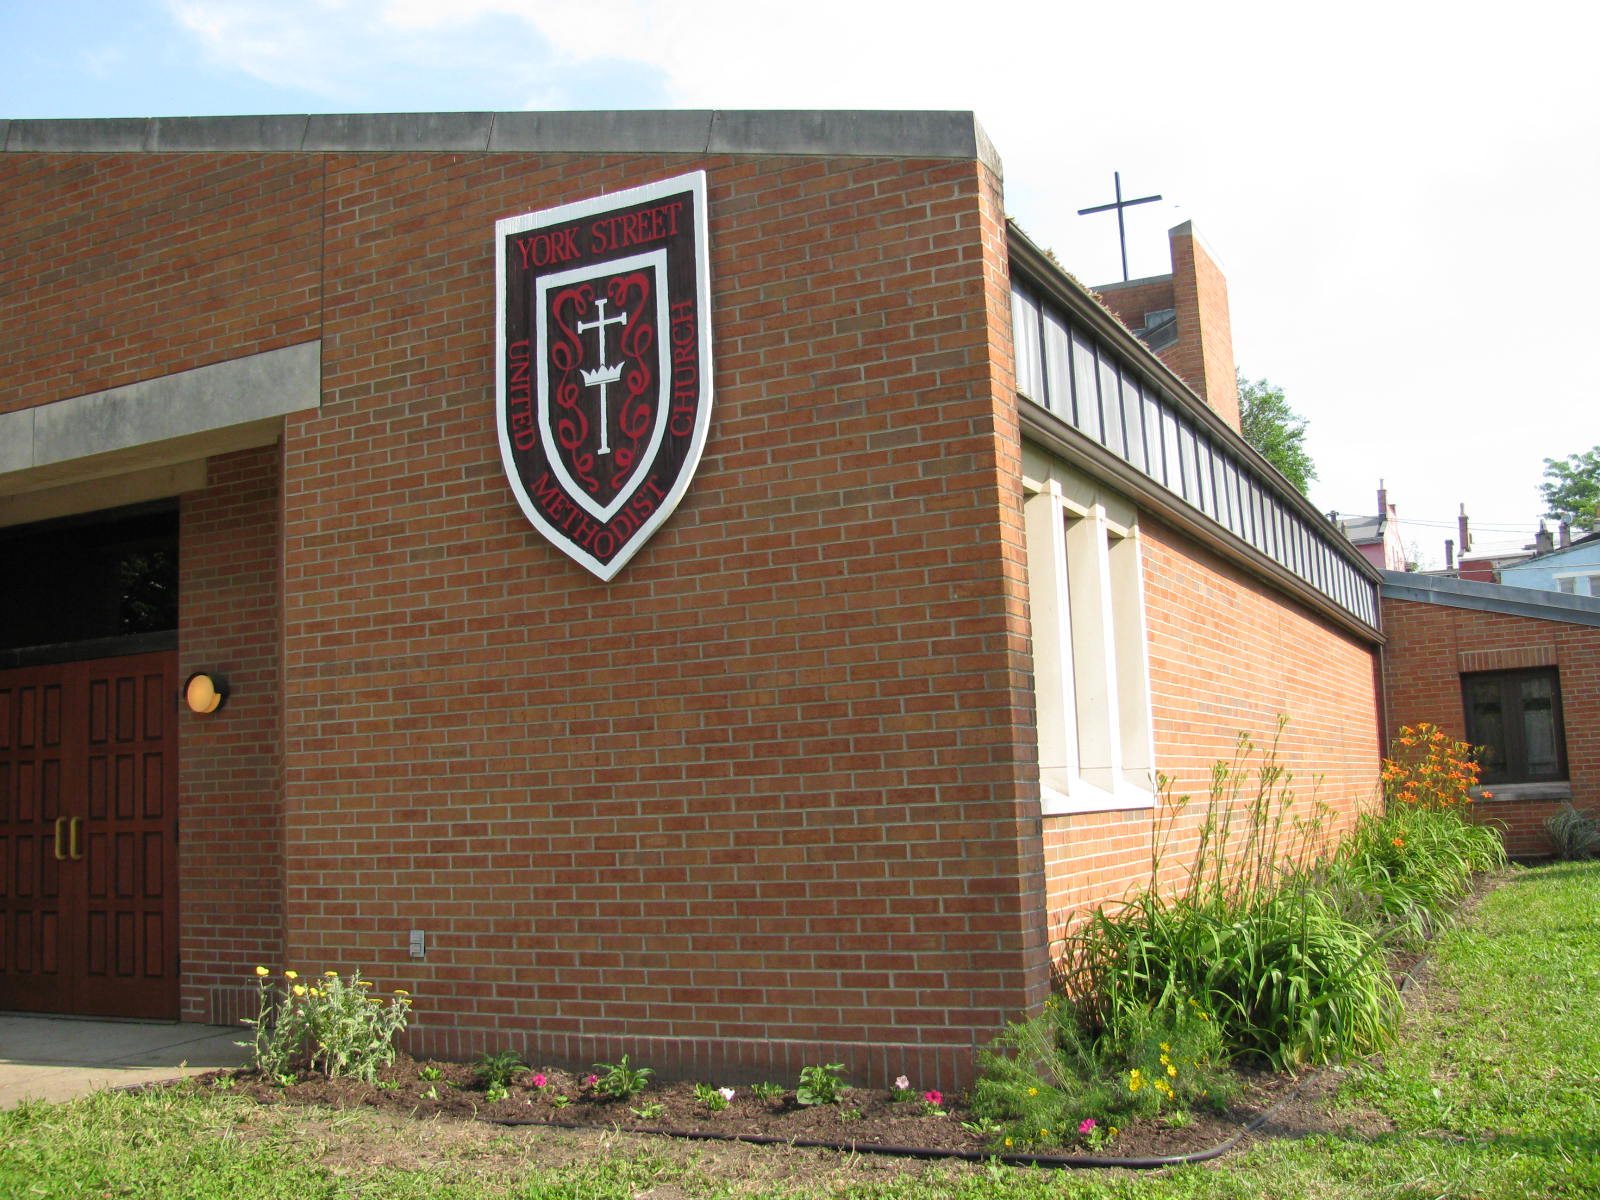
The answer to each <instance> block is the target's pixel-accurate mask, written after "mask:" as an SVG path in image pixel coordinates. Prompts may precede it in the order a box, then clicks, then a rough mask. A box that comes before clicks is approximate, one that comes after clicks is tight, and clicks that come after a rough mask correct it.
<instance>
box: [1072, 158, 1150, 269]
mask: <svg viewBox="0 0 1600 1200" xmlns="http://www.w3.org/2000/svg"><path fill="white" fill-rule="evenodd" d="M1111 178H1112V179H1113V180H1114V181H1115V182H1116V188H1117V198H1116V200H1114V201H1113V202H1112V203H1110V204H1097V205H1095V206H1094V207H1093V208H1080V209H1079V210H1078V215H1079V216H1080V217H1086V216H1088V215H1089V214H1090V213H1097V212H1110V211H1111V210H1112V209H1113V208H1114V209H1116V210H1117V241H1118V242H1120V243H1121V245H1122V282H1123V283H1127V282H1128V230H1127V227H1126V226H1125V225H1124V224H1123V221H1122V210H1123V209H1125V208H1132V207H1133V206H1134V205H1135V204H1151V203H1154V202H1155V201H1157V200H1159V199H1161V197H1160V196H1140V197H1139V198H1138V199H1137V200H1124V199H1123V198H1122V172H1121V171H1113V172H1111Z"/></svg>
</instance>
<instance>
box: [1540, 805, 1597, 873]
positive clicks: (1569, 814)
mask: <svg viewBox="0 0 1600 1200" xmlns="http://www.w3.org/2000/svg"><path fill="white" fill-rule="evenodd" d="M1544 827H1545V829H1546V830H1548V831H1549V833H1550V840H1551V841H1552V842H1554V843H1555V847H1556V857H1557V858H1564V859H1568V860H1572V859H1581V858H1600V824H1597V823H1596V821H1595V819H1594V817H1592V816H1591V815H1590V814H1588V813H1582V812H1579V811H1578V810H1577V809H1576V808H1574V807H1572V805H1571V804H1567V803H1563V804H1562V805H1561V807H1560V808H1559V809H1557V810H1556V811H1555V812H1554V813H1552V814H1551V815H1550V816H1549V817H1548V818H1546V819H1545V823H1544Z"/></svg>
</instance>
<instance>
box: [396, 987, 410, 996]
mask: <svg viewBox="0 0 1600 1200" xmlns="http://www.w3.org/2000/svg"><path fill="white" fill-rule="evenodd" d="M394 994H395V995H396V996H409V995H411V993H410V992H408V991H406V990H405V988H395V990H394Z"/></svg>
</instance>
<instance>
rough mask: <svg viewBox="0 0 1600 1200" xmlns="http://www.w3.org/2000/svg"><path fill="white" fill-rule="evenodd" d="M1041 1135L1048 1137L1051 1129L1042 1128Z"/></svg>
mask: <svg viewBox="0 0 1600 1200" xmlns="http://www.w3.org/2000/svg"><path fill="white" fill-rule="evenodd" d="M1039 1136H1040V1137H1042V1138H1047V1137H1049V1136H1050V1131H1049V1130H1048V1129H1041V1130H1039Z"/></svg>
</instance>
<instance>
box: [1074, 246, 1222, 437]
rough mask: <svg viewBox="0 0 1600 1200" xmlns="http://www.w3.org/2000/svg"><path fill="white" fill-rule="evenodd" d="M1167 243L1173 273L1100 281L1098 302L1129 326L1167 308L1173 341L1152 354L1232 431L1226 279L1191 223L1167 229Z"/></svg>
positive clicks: (1141, 323) (1135, 327)
mask: <svg viewBox="0 0 1600 1200" xmlns="http://www.w3.org/2000/svg"><path fill="white" fill-rule="evenodd" d="M1167 243H1168V251H1169V253H1170V255H1171V258H1172V274H1170V275H1157V276H1152V277H1150V278H1148V279H1134V280H1130V281H1128V282H1127V283H1112V284H1101V285H1099V286H1098V287H1097V289H1096V291H1097V293H1098V295H1099V297H1100V301H1101V303H1103V304H1104V305H1105V306H1106V307H1107V308H1108V309H1110V310H1111V311H1112V312H1113V313H1115V314H1116V315H1117V318H1118V320H1120V321H1121V322H1122V323H1123V324H1124V325H1126V326H1127V327H1128V328H1129V329H1132V330H1140V329H1143V328H1144V324H1145V314H1147V313H1151V312H1156V311H1159V310H1161V309H1168V308H1170V309H1172V310H1173V313H1174V314H1175V319H1176V323H1177V326H1176V327H1177V338H1178V340H1177V341H1175V342H1173V343H1172V344H1171V345H1168V346H1166V347H1164V348H1163V349H1161V350H1160V351H1158V352H1157V356H1158V357H1159V358H1160V359H1161V361H1162V362H1164V363H1166V364H1167V366H1169V367H1171V368H1172V370H1173V372H1174V373H1175V374H1176V375H1177V376H1178V377H1179V378H1180V379H1182V380H1183V381H1184V382H1185V383H1187V384H1188V385H1189V386H1190V387H1191V388H1193V389H1194V392H1195V394H1196V395H1197V396H1199V397H1200V398H1201V399H1202V400H1204V401H1205V402H1206V403H1207V404H1209V405H1210V406H1211V407H1212V409H1213V410H1215V412H1216V414H1217V415H1218V416H1219V417H1221V418H1222V419H1223V420H1224V421H1226V422H1227V423H1228V424H1229V425H1231V426H1232V427H1233V428H1234V429H1235V430H1237V429H1238V428H1239V388H1238V381H1237V376H1236V375H1235V373H1234V361H1233V318H1232V316H1231V314H1230V310H1229V307H1228V281H1227V279H1226V277H1225V276H1224V275H1223V274H1222V269H1221V268H1220V267H1218V266H1217V263H1216V260H1215V259H1214V258H1212V256H1211V252H1210V251H1209V250H1208V249H1207V248H1206V245H1205V243H1204V242H1202V241H1201V240H1200V237H1199V235H1198V234H1196V233H1195V231H1194V227H1193V225H1192V224H1191V223H1190V222H1188V221H1185V222H1184V223H1183V224H1182V225H1178V226H1176V227H1174V228H1173V229H1171V230H1169V231H1168V232H1167Z"/></svg>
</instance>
